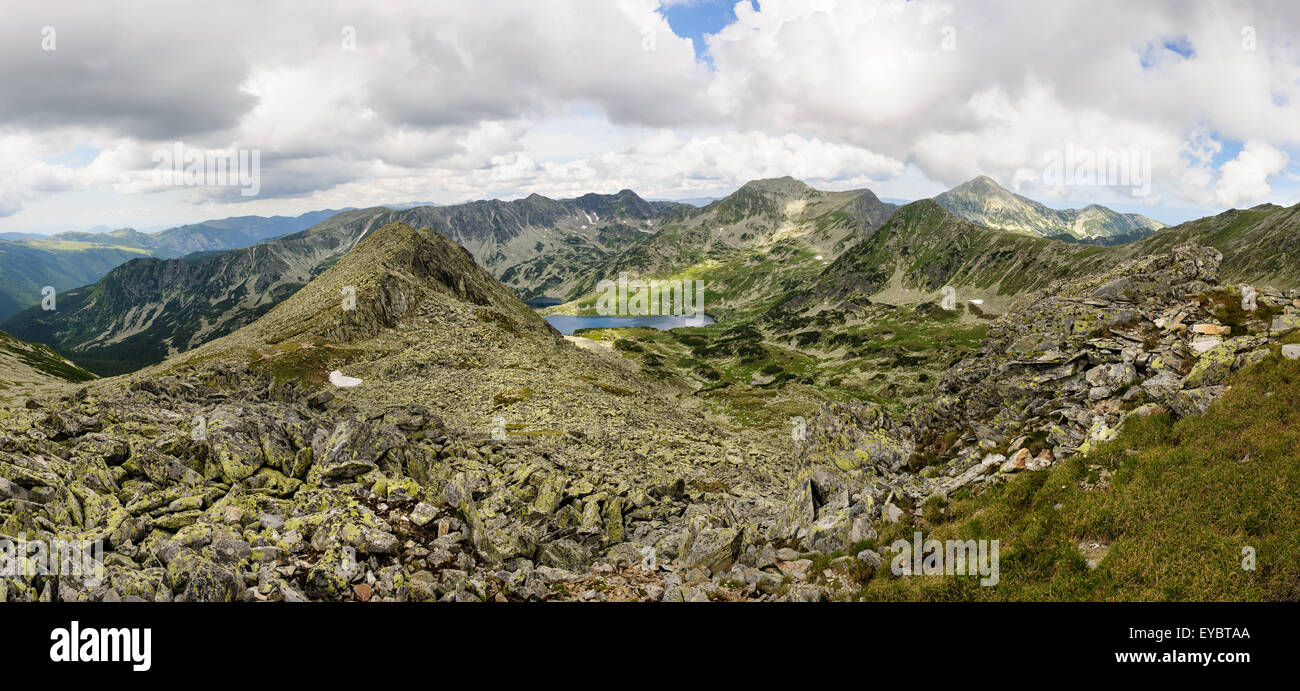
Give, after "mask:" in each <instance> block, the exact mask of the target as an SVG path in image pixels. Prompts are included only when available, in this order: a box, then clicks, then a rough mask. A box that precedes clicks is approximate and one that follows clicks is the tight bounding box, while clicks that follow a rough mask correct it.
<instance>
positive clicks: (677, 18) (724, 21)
mask: <svg viewBox="0 0 1300 691" xmlns="http://www.w3.org/2000/svg"><path fill="white" fill-rule="evenodd" d="M750 5H751V6H753V8H754V9H755V10H758V0H750ZM735 7H736V2H735V0H691V1H690V2H686V3H683V4H680V5H673V6H671V7H662V8H660V10H659V12H660V14H662V15H663V16H664V19H666V20H668V26H669V27H670V28H671V29H672V30H673V33H674V34H677V35H678V36H681V37H682V38H689V39H691V43H692V44H694V46H695V57H696V59H697V60H703V61H704V62H707V63H708V64H709V66H710V67H712V66H713V57H712V56H711V55H709V48H708V46H707V45H705V43H704V36H705V35H707V34H716V33H718V32H719V31H721V30H722V29H723V27H725V26H727V25H728V24H731V23H733V22H735V21H736V10H735Z"/></svg>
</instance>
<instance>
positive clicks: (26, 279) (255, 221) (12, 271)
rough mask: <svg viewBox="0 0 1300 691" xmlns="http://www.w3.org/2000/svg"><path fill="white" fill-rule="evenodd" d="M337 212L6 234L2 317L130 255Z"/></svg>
mask: <svg viewBox="0 0 1300 691" xmlns="http://www.w3.org/2000/svg"><path fill="white" fill-rule="evenodd" d="M336 213H338V212H337V211H335V210H332V209H325V210H321V211H310V212H307V213H305V214H301V215H298V216H269V217H268V216H234V217H231V218H223V219H217V220H211V221H203V222H201V223H192V224H187V225H182V226H176V227H174V228H168V229H166V230H161V231H158V232H156V233H141V232H139V231H137V230H134V229H131V228H119V229H117V230H112V231H108V232H103V233H98V232H87V231H71V232H65V233H55V234H53V235H34V234H28V233H6V234H4V239H0V318H3V317H7V316H10V315H12V314H14V313H15V312H17V311H19V310H20V309H22V308H24V307H27V306H29V305H34V304H36V303H38V302H40V300H41V289H42V288H44V287H45V286H53V287H54V289H55V290H68V289H70V288H77V287H80V286H84V285H87V284H89V283H94V282H95V281H97V280H99V279H100V277H102V276H103V275H104V274H106V273H108V271H109V270H110V269H112V268H113V267H115V266H118V265H120V264H123V263H125V262H127V261H130V260H131V259H135V258H138V257H142V256H153V257H163V258H167V257H180V256H183V255H186V254H190V253H192V252H210V251H215V250H228V249H236V248H240V247H248V246H249V245H253V244H256V243H257V242H260V241H262V240H264V239H267V238H272V237H276V236H279V235H284V234H286V233H294V232H297V231H300V230H303V229H305V228H308V227H310V226H312V225H315V224H316V223H319V222H320V221H322V220H324V219H326V218H329V217H330V216H333V215H334V214H336Z"/></svg>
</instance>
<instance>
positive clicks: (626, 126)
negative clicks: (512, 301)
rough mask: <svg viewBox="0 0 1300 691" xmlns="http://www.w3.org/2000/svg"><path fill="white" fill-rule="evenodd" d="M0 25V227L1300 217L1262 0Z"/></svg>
mask: <svg viewBox="0 0 1300 691" xmlns="http://www.w3.org/2000/svg"><path fill="white" fill-rule="evenodd" d="M308 7H310V11H308V9H307V8H308ZM0 16H3V17H4V19H3V21H0V232H35V233H49V232H57V231H63V230H81V229H87V228H92V227H100V226H107V227H123V226H131V227H136V228H158V227H165V226H168V225H175V224H180V223H188V222H194V221H199V220H203V219H209V218H222V217H226V216H237V215H246V214H257V215H275V214H281V215H293V214H298V213H303V212H306V211H310V210H316V209H325V208H342V207H364V206H370V205H377V204H385V203H400V202H409V201H433V202H437V203H442V204H448V203H455V202H461V201H468V200H473V199H487V198H502V199H513V198H519V197H524V196H527V195H529V194H533V193H538V194H543V195H547V196H551V197H557V198H560V197H572V196H577V195H580V194H583V193H586V192H606V193H608V192H616V191H618V190H620V189H624V188H630V189H633V190H635V191H636V192H638V193H639V194H641V195H642V196H644V197H647V198H658V199H679V198H695V197H715V196H723V195H725V194H727V193H729V192H731V191H733V190H734V189H735V188H737V187H739V186H740V185H742V184H744V183H745V182H747V181H748V180H752V179H757V178H766V177H778V176H783V175H790V176H793V177H796V178H799V179H801V180H804V181H805V182H808V183H809V184H811V185H813V186H814V187H817V188H819V189H827V190H842V189H857V188H869V189H871V190H873V191H874V192H876V194H877V195H878V196H881V197H890V198H902V199H920V198H925V197H930V196H933V195H935V194H938V193H940V192H942V191H944V190H945V189H948V188H951V187H953V186H956V185H958V184H960V183H962V182H964V181H966V180H969V179H971V178H974V177H976V176H979V175H987V176H989V177H992V178H993V179H995V180H996V181H997V182H999V183H1000V184H1002V185H1003V186H1005V187H1007V188H1008V189H1012V190H1013V191H1016V192H1019V193H1021V194H1024V195H1026V196H1029V197H1031V198H1034V199H1037V200H1039V201H1042V202H1044V203H1046V204H1048V205H1050V206H1054V207H1057V208H1063V207H1068V206H1076V207H1077V206H1083V205H1086V204H1091V203H1098V204H1104V205H1106V206H1110V207H1112V208H1115V209H1117V210H1120V211H1125V212H1136V213H1142V214H1145V215H1147V216H1150V217H1152V218H1155V219H1157V220H1159V221H1162V222H1165V223H1177V222H1181V221H1184V220H1189V219H1192V218H1198V217H1201V216H1206V215H1211V214H1216V213H1219V212H1221V211H1223V210H1225V209H1229V208H1245V207H1249V206H1253V205H1255V204H1258V203H1262V202H1272V203H1277V204H1283V205H1287V206H1290V205H1292V204H1295V203H1297V202H1298V201H1300V175H1298V173H1300V163H1297V160H1298V159H1300V34H1298V33H1297V32H1295V31H1294V30H1293V29H1294V27H1297V26H1300V3H1294V2H1289V1H1281V0H1280V1H1275V2H1270V1H1266V0H1261V1H1258V2H1234V3H1219V2H1213V3H1211V2H1197V3H1187V2H1181V1H1177V0H1166V1H1152V2H1142V3H1132V2H1118V1H1117V2H1108V1H1106V0H1056V1H1054V2H1050V3H1044V2H1041V1H1039V0H1024V1H1021V0H998V1H980V0H961V1H955V0H952V1H947V2H944V1H933V2H931V1H927V0H912V1H906V0H742V1H741V2H736V3H732V2H727V1H726V0H475V2H389V3H374V2H352V1H344V0H322V1H321V2H313V3H311V4H310V5H305V4H302V3H296V2H269V1H268V2H261V1H257V0H229V1H227V2H222V3H207V2H199V1H197V0H171V1H167V2H133V1H131V0H126V1H124V2H117V3H64V2H61V1H60V0H49V1H46V2H41V3H20V2H17V1H16V0H0ZM178 154H179V155H178ZM241 157H242V158H241ZM172 159H175V160H177V161H178V162H179V163H178V164H177V165H178V168H179V171H178V172H179V174H174V173H173V172H172V171H173V167H172ZM195 160H198V161H203V162H206V163H204V164H200V165H198V166H194V165H192V164H193V162H194V161H195ZM241 161H242V163H243V167H242V168H241ZM218 162H228V163H229V164H231V165H232V166H233V170H234V171H235V174H234V175H231V176H226V177H225V178H223V177H221V176H219V175H218V170H217V169H216V168H213V169H212V170H206V169H204V165H207V164H215V163H218ZM241 170H242V171H243V172H244V173H245V174H246V176H245V179H243V180H241V179H240V178H239V175H238V173H239V172H240V171H241Z"/></svg>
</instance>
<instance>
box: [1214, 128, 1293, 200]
mask: <svg viewBox="0 0 1300 691" xmlns="http://www.w3.org/2000/svg"><path fill="white" fill-rule="evenodd" d="M1286 164H1287V155H1286V154H1285V153H1283V152H1281V151H1279V150H1277V149H1275V148H1273V147H1271V146H1269V145H1268V144H1265V143H1262V142H1258V141H1249V142H1246V145H1245V146H1243V147H1242V149H1241V153H1238V154H1237V157H1236V158H1234V159H1232V160H1230V161H1228V162H1226V163H1224V164H1223V165H1222V166H1220V167H1219V173H1220V176H1219V181H1218V183H1217V184H1215V186H1214V199H1215V201H1216V202H1217V203H1218V204H1220V205H1222V206H1233V207H1235V206H1238V205H1249V204H1254V203H1257V202H1260V201H1262V200H1264V199H1265V198H1266V197H1267V196H1268V193H1269V192H1270V187H1269V184H1268V178H1269V177H1270V176H1272V175H1277V174H1279V173H1281V172H1283V171H1284V170H1286Z"/></svg>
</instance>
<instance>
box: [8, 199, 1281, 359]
mask: <svg viewBox="0 0 1300 691" xmlns="http://www.w3.org/2000/svg"><path fill="white" fill-rule="evenodd" d="M955 199H960V200H962V204H961V205H960V207H961V208H962V209H964V213H966V214H967V215H976V216H979V217H991V216H997V213H996V212H997V211H998V210H1005V209H1007V208H1008V207H1007V200H1008V199H1011V200H1013V201H1016V200H1020V199H1023V198H1019V197H1016V196H1015V195H1011V194H1010V193H1009V192H1007V191H1006V190H1004V189H1002V188H1000V187H998V186H996V184H994V183H992V181H991V180H988V179H987V178H977V179H976V180H972V181H970V182H968V183H965V184H963V185H961V186H959V187H957V188H954V189H953V190H951V191H950V192H948V193H945V195H940V196H939V197H937V198H936V199H934V200H922V201H920V202H914V203H912V204H909V205H906V206H904V207H902V208H901V209H900V208H898V207H896V206H895V205H893V204H888V203H885V202H882V201H880V200H879V199H878V198H877V197H876V196H875V195H874V194H873V193H872V192H871V191H869V190H855V191H845V192H824V191H820V190H816V189H813V188H812V187H809V186H808V185H806V184H804V183H802V182H799V181H797V180H794V179H792V178H788V177H787V178H778V179H771V180H757V181H753V182H750V183H747V184H746V185H744V186H742V187H741V188H739V189H738V190H737V191H736V192H734V193H733V194H731V195H729V196H727V197H726V198H724V199H720V200H716V201H713V202H711V203H709V204H708V205H706V206H704V207H699V208H695V207H691V206H688V205H684V204H678V203H673V202H648V201H645V200H644V199H642V198H640V197H639V196H637V195H636V194H635V193H634V192H632V191H630V190H624V191H622V192H619V193H617V194H613V195H598V194H588V195H584V196H582V197H578V198H575V199H564V200H553V199H549V198H546V197H542V196H540V195H531V196H529V197H527V198H524V199H518V200H513V201H499V200H491V201H476V202H469V203H465V204H457V205H449V206H432V207H429V206H425V207H413V208H409V209H399V210H393V209H389V208H386V207H375V208H370V209H357V210H350V211H345V212H341V213H337V214H334V215H332V216H330V217H329V218H328V219H326V220H325V221H322V222H320V223H317V224H316V225H315V226H313V227H312V228H310V229H308V230H305V231H301V232H299V233H294V234H290V235H286V236H282V237H279V238H276V239H272V240H268V241H265V242H262V243H261V244H259V245H257V246H256V247H254V248H252V249H251V250H235V251H225V252H221V251H218V252H214V253H206V254H196V255H193V256H191V257H188V258H185V259H158V258H139V259H136V260H134V261H129V262H127V263H125V264H122V265H121V266H118V267H117V268H115V269H113V270H112V271H109V272H108V274H107V275H105V276H104V277H103V278H102V279H101V280H100V281H98V282H97V283H94V284H92V285H88V286H84V287H79V288H76V289H74V290H70V291H65V292H64V293H62V294H60V295H58V299H57V305H58V309H56V310H53V311H47V310H43V309H41V308H40V307H39V306H37V307H33V308H29V309H28V310H26V311H24V312H22V313H21V314H17V315H14V316H12V317H11V318H10V319H8V320H7V321H6V322H4V323H3V325H2V326H3V328H4V329H5V330H7V331H8V332H10V333H12V334H13V335H14V336H16V337H18V338H22V339H25V340H28V341H35V342H41V343H46V344H49V345H51V346H52V347H54V348H55V349H56V350H57V351H58V352H60V353H63V354H65V355H67V356H68V357H70V358H72V359H73V360H74V361H75V362H77V363H79V364H80V365H81V366H83V367H85V368H87V369H89V370H91V371H93V372H96V373H97V374H101V375H111V374H120V373H123V372H128V371H132V370H134V369H138V368H139V367H141V366H143V365H146V364H150V363H153V362H158V361H161V360H162V359H164V358H166V357H167V356H169V355H171V354H175V353H180V352H184V351H187V350H190V349H193V348H195V347H197V346H199V345H201V344H202V343H205V342H207V341H209V340H212V339H214V338H217V337H220V336H223V335H226V334H229V333H232V332H233V331H235V330H236V329H238V328H240V327H242V326H244V325H246V324H250V323H252V322H253V321H255V320H256V319H257V318H258V317H260V316H261V315H263V314H265V313H266V312H267V311H268V310H270V309H271V308H272V307H274V306H275V305H276V304H278V303H279V302H280V301H282V300H284V299H285V298H287V297H288V296H290V295H292V294H293V293H294V292H295V291H297V290H298V289H300V288H301V287H302V286H304V285H306V284H307V283H308V282H309V281H311V280H312V279H313V278H314V277H315V276H318V275H319V274H320V273H321V272H323V271H325V270H326V269H328V268H329V267H330V266H331V265H332V264H333V263H334V262H336V261H338V259H339V258H340V257H341V256H344V255H345V254H346V253H347V252H348V250H350V249H351V248H352V247H353V246H354V245H355V244H356V243H357V242H358V241H359V239H360V238H362V237H364V236H365V235H366V234H367V233H368V232H369V231H371V230H372V229H374V228H378V227H381V226H383V225H386V224H389V223H394V222H399V223H405V224H407V225H409V226H411V227H415V228H420V227H429V228H432V229H433V230H434V231H435V232H438V233H440V234H441V235H443V236H444V237H447V238H449V239H451V240H452V241H454V242H456V243H457V244H459V245H461V246H462V247H464V248H465V249H466V250H467V251H469V252H470V255H471V256H472V257H473V258H474V259H475V261H476V262H477V263H478V264H479V265H480V266H482V267H484V268H485V269H486V270H488V271H489V272H490V273H491V274H492V275H493V276H494V277H495V278H497V279H498V280H500V281H501V282H502V283H504V284H505V285H506V286H507V287H508V288H510V289H511V290H512V291H513V292H514V294H515V295H516V296H518V297H520V298H524V299H527V298H532V297H538V296H559V297H561V298H564V299H567V300H569V303H568V304H565V305H561V306H558V307H552V308H550V309H549V310H547V312H548V313H571V314H581V313H585V312H590V310H591V309H592V308H593V305H594V298H595V293H594V289H595V286H596V283H597V282H598V281H599V280H601V279H604V278H615V277H616V276H617V275H618V274H619V273H630V274H632V275H634V276H642V277H658V278H673V277H677V278H682V277H691V278H695V279H701V280H706V282H707V284H708V285H709V286H710V287H709V295H708V297H707V305H708V307H707V309H708V310H709V313H710V314H713V315H714V316H716V317H719V318H722V319H724V320H726V321H733V322H734V321H737V320H742V321H743V320H746V319H751V318H754V317H757V316H759V315H765V316H764V318H763V319H764V321H763V322H761V323H766V324H769V325H771V324H780V323H787V324H788V323H789V320H790V319H792V318H798V316H797V315H800V314H806V313H809V312H810V311H812V312H816V311H818V310H821V309H826V308H827V307H830V308H834V309H851V308H852V307H853V306H855V305H857V306H861V305H864V304H867V303H869V302H871V301H876V302H880V301H883V302H886V303H893V304H915V303H919V302H924V301H926V300H931V299H937V297H938V295H939V291H940V290H941V289H943V288H945V287H953V288H956V289H958V290H960V291H961V297H962V300H963V302H967V301H970V300H975V301H977V304H982V305H984V309H985V310H991V311H992V312H993V313H996V312H997V310H999V309H1002V308H1005V307H1006V306H1008V305H1009V304H1010V303H1011V301H1012V300H1014V299H1015V298H1016V297H1017V296H1019V295H1021V294H1023V293H1025V292H1027V291H1031V290H1036V289H1040V288H1042V287H1044V286H1045V285H1047V284H1048V283H1050V282H1051V281H1053V280H1057V279H1060V278H1066V277H1071V276H1079V275H1083V274H1086V273H1088V272H1090V271H1095V270H1097V269H1099V268H1100V267H1103V266H1105V265H1107V263H1108V262H1116V261H1122V260H1124V259H1128V258H1131V257H1135V256H1141V255H1144V254H1150V253H1156V252H1161V251H1168V250H1169V249H1170V248H1171V247H1172V246H1173V245H1174V244H1177V243H1181V242H1187V241H1195V242H1199V243H1202V244H1205V245H1208V246H1212V247H1216V248H1219V249H1220V250H1221V251H1224V252H1225V254H1227V256H1228V259H1227V260H1225V262H1224V266H1223V271H1224V275H1225V276H1226V277H1227V278H1229V279H1230V280H1234V281H1243V282H1245V281H1251V282H1257V283H1259V284H1260V285H1263V284H1265V283H1272V284H1273V285H1276V286H1289V285H1294V284H1295V281H1296V279H1297V277H1298V273H1300V269H1297V268H1296V267H1297V266H1300V264H1297V263H1296V262H1294V261H1290V260H1292V259H1295V258H1296V254H1297V252H1298V251H1300V250H1297V249H1295V248H1296V244H1295V243H1294V242H1291V241H1290V240H1291V238H1294V236H1295V234H1296V226H1297V220H1296V218H1295V209H1294V208H1293V209H1283V208H1280V207H1257V208H1255V209H1251V210H1247V211H1240V212H1238V211H1233V212H1227V213H1226V214H1223V215H1221V216H1219V217H1215V218H1213V219H1202V220H1200V221H1194V222H1191V223H1186V224H1182V225H1180V226H1176V227H1173V228H1165V229H1161V230H1158V231H1154V232H1152V233H1151V234H1150V235H1149V236H1148V237H1147V238H1146V239H1144V240H1141V241H1138V242H1130V243H1126V244H1120V245H1115V246H1100V245H1095V244H1086V243H1083V242H1075V241H1071V242H1063V241H1060V240H1059V239H1057V238H1059V237H1061V236H1063V235H1065V234H1064V233H1055V234H1052V235H1053V236H1052V237H1039V236H1036V234H1035V233H1034V232H1030V231H1029V230H1026V228H1025V227H1020V228H1015V229H1012V230H1010V231H1006V230H1004V229H994V228H989V227H987V226H983V225H980V224H978V223H975V222H973V221H970V220H966V219H963V218H962V217H960V216H959V215H957V214H956V213H954V212H952V211H949V210H948V209H947V208H946V207H945V206H944V204H943V203H941V202H942V201H943V200H946V201H948V203H949V204H952V203H953V200H955ZM1026 201H1028V200H1026ZM1017 203H1019V202H1017ZM1038 206H1041V205H1038ZM1026 208H1030V209H1034V210H1036V212H1037V211H1041V209H1037V207H1034V206H1033V205H1029V206H1027V207H1026ZM1042 208H1043V209H1045V208H1046V207H1042ZM1090 208H1091V207H1090ZM981 209H983V211H981ZM1048 211H1051V210H1048ZM1096 213H1097V214H1100V216H1098V218H1112V219H1113V218H1118V219H1121V220H1123V219H1127V221H1125V222H1126V223H1127V222H1130V221H1131V222H1132V223H1134V224H1136V223H1138V222H1137V221H1134V220H1133V219H1132V218H1130V217H1129V216H1125V215H1120V214H1114V213H1113V212H1109V210H1103V209H1100V208H1098V209H1097V210H1096ZM1046 217H1047V216H1045V215H1043V214H1041V213H1039V214H1038V215H1037V216H1036V217H1035V218H1037V219H1039V220H1036V221H1035V223H1039V225H1037V226H1034V227H1035V228H1039V230H1040V231H1041V232H1039V233H1038V234H1040V235H1041V234H1050V233H1049V231H1051V230H1052V228H1050V227H1049V226H1045V225H1041V223H1040V221H1041V220H1042V218H1046ZM1076 218H1077V216H1076ZM1152 223H1154V222H1152ZM1132 227H1136V226H1133V225H1123V226H1107V230H1105V231H1104V232H1103V231H1102V230H1098V229H1097V228H1096V227H1094V228H1093V229H1092V230H1089V231H1087V232H1084V233H1082V237H1080V238H1074V239H1075V240H1080V239H1088V238H1092V239H1096V238H1100V237H1103V236H1104V237H1112V238H1113V237H1119V235H1118V234H1120V233H1123V232H1128V231H1126V230H1125V229H1126V228H1132ZM175 230H176V231H177V232H172V233H170V234H169V235H168V237H179V236H186V233H184V232H180V230H179V229H175ZM1031 230H1032V229H1031ZM1058 230H1059V228H1058ZM1104 233H1112V234H1111V235H1104ZM121 235H122V236H123V237H124V238H126V239H127V240H126V241H130V239H131V238H134V236H133V235H131V234H129V233H122V234H121ZM190 236H191V237H192V235H190ZM1071 237H1072V238H1073V236H1071ZM1257 248H1262V249H1257Z"/></svg>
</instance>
